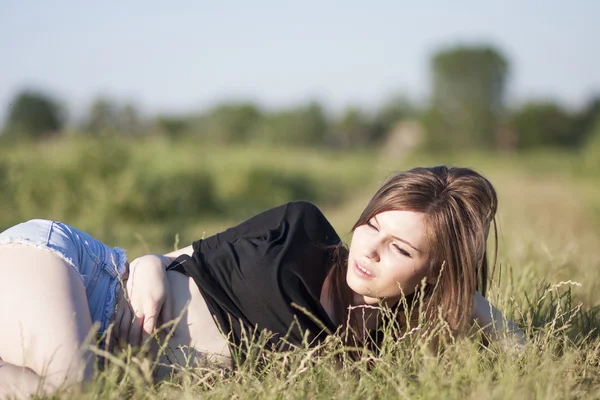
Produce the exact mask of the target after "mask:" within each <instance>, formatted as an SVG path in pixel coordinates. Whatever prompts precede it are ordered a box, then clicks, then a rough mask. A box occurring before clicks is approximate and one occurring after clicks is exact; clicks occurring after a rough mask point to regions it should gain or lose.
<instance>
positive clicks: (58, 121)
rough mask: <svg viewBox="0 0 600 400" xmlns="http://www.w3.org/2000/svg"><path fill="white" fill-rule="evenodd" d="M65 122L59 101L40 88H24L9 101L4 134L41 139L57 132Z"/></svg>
mask: <svg viewBox="0 0 600 400" xmlns="http://www.w3.org/2000/svg"><path fill="white" fill-rule="evenodd" d="M63 122H64V116H63V114H62V110H61V107H60V105H59V103H58V102H57V101H56V100H55V99H54V98H52V97H51V96H49V95H47V94H45V93H43V92H41V91H38V90H24V91H22V92H20V93H18V94H17V95H16V96H15V98H14V99H13V100H12V101H11V102H10V103H9V106H8V113H7V119H6V126H5V127H4V134H5V135H7V136H11V137H14V138H17V139H39V138H41V137H43V136H44V135H48V134H52V133H56V132H57V131H59V130H60V129H61V128H62V126H63Z"/></svg>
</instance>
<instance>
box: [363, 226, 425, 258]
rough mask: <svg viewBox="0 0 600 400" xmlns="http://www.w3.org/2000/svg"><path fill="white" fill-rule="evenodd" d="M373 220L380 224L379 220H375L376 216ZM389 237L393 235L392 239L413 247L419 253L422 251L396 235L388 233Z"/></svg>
mask: <svg viewBox="0 0 600 400" xmlns="http://www.w3.org/2000/svg"><path fill="white" fill-rule="evenodd" d="M373 219H374V220H375V222H377V225H379V226H381V224H380V223H379V221H378V220H377V217H374V218H373ZM390 236H391V237H393V238H394V239H396V240H398V241H400V242H402V243H404V244H406V245H407V246H409V247H411V248H413V249H415V250H416V251H418V252H419V253H423V252H422V251H421V250H419V249H417V248H416V247H415V246H413V244H412V243H410V242H409V241H408V240H405V239H402V238H401V237H398V236H396V235H390Z"/></svg>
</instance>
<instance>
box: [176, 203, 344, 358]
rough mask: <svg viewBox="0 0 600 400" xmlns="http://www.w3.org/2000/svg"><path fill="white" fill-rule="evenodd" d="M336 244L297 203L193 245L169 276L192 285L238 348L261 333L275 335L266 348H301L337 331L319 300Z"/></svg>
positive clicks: (318, 217) (328, 229) (310, 208)
mask: <svg viewBox="0 0 600 400" xmlns="http://www.w3.org/2000/svg"><path fill="white" fill-rule="evenodd" d="M340 242H341V240H340V238H339V236H338V235H337V234H336V232H335V230H334V229H333V227H332V226H331V224H330V223H329V221H327V219H326V218H325V216H324V215H323V214H322V213H321V211H320V210H319V209H318V208H317V207H316V206H315V205H313V204H311V203H307V202H303V201H297V202H291V203H288V204H284V205H282V206H279V207H276V208H273V209H270V210H267V211H265V212H263V213H261V214H259V215H257V216H255V217H253V218H251V219H249V220H247V221H245V222H243V223H241V224H240V225H238V226H235V227H233V228H230V229H227V230H226V231H224V232H222V233H219V234H217V235H214V236H211V237H209V238H207V239H203V240H198V241H196V242H194V243H193V245H192V247H193V249H194V252H193V254H192V256H191V257H190V256H188V255H182V256H180V257H178V258H177V259H176V260H175V262H173V263H172V264H171V265H170V266H169V267H168V269H169V270H177V271H180V272H182V273H184V274H186V275H188V276H190V277H192V278H193V279H194V281H195V282H196V284H197V285H198V287H199V288H200V293H202V296H203V297H204V299H205V301H206V304H207V305H208V308H209V310H210V312H211V314H212V315H213V316H214V317H215V319H216V321H217V323H218V324H219V326H220V328H221V329H222V330H223V331H224V333H226V334H228V335H229V336H230V341H232V342H233V344H234V345H235V347H237V348H238V349H239V348H241V349H243V348H244V347H245V346H244V343H243V342H245V341H244V340H242V337H243V336H242V331H245V334H248V333H250V334H254V336H256V334H257V333H259V332H260V331H262V330H265V329H266V330H268V331H269V332H270V333H272V334H274V335H273V336H272V337H271V339H270V343H271V344H279V345H281V346H283V347H280V348H288V346H289V344H291V345H296V346H302V345H303V338H304V336H305V334H306V335H307V336H306V338H307V339H308V343H312V344H314V343H316V342H318V341H320V340H321V339H323V338H324V336H325V335H326V334H327V333H331V332H334V331H335V330H336V326H335V325H334V324H333V322H332V321H331V320H330V318H329V317H328V315H327V313H326V312H325V310H324V308H323V307H322V306H321V303H320V295H321V288H322V286H323V282H324V280H325V277H326V276H327V273H328V272H329V269H330V268H331V264H332V258H333V250H334V248H335V247H336V246H337V245H338V244H340ZM300 308H301V309H303V310H301V309H300ZM307 312H308V313H309V314H310V315H307ZM315 318H316V319H317V320H318V321H315ZM294 321H297V322H296V323H294ZM282 338H283V339H284V340H280V339H282Z"/></svg>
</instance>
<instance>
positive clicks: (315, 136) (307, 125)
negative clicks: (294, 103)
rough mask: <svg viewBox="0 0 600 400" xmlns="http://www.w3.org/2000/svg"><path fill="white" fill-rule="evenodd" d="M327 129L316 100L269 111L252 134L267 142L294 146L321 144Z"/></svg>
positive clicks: (326, 121)
mask: <svg viewBox="0 0 600 400" xmlns="http://www.w3.org/2000/svg"><path fill="white" fill-rule="evenodd" d="M328 130H329V121H328V120H327V117H326V115H325V112H324V111H323V107H322V106H321V105H320V104H319V103H317V102H314V101H313V102H310V103H308V104H307V105H305V106H300V107H296V108H290V109H286V110H282V111H277V112H273V113H270V114H269V115H267V116H265V117H264V118H263V121H262V123H261V124H260V125H258V126H257V127H256V129H255V132H254V134H253V135H252V136H253V137H254V138H255V139H256V140H257V141H260V142H264V143H269V144H276V145H279V144H286V145H296V146H313V145H317V146H318V145H322V144H323V143H324V142H325V137H326V135H327V132H328Z"/></svg>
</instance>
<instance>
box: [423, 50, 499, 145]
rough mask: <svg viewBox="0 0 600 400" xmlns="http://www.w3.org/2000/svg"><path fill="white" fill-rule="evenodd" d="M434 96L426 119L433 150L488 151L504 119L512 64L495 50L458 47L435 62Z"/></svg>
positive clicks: (437, 58)
mask: <svg viewBox="0 0 600 400" xmlns="http://www.w3.org/2000/svg"><path fill="white" fill-rule="evenodd" d="M431 69H432V74H433V93H432V99H431V109H430V110H429V112H428V113H427V116H426V117H425V119H424V121H425V127H426V130H427V133H428V139H427V146H428V147H429V148H431V149H437V150H446V149H454V150H457V149H460V150H463V149H469V148H470V149H477V148H481V149H490V148H494V147H495V145H496V135H497V128H498V125H499V123H500V120H501V118H502V115H503V111H504V110H503V108H504V91H505V81H506V76H507V74H508V61H507V60H506V58H505V57H504V56H503V55H502V54H501V52H500V51H499V50H497V49H495V48H492V47H478V46H471V47H456V48H451V49H448V50H444V51H440V52H438V53H436V54H435V55H434V56H433V58H432V60H431Z"/></svg>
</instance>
